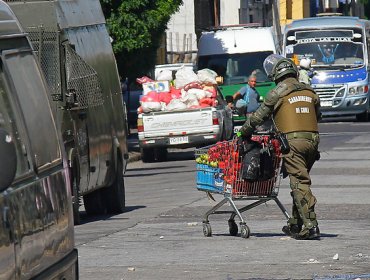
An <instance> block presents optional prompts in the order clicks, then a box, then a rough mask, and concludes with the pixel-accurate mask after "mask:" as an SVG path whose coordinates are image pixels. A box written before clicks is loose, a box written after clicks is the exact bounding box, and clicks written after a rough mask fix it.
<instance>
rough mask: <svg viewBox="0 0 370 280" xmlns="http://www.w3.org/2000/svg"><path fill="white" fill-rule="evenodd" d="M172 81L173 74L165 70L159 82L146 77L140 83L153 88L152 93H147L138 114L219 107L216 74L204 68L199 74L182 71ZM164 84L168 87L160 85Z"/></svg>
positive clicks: (158, 79)
mask: <svg viewBox="0 0 370 280" xmlns="http://www.w3.org/2000/svg"><path fill="white" fill-rule="evenodd" d="M175 76H176V78H175V80H172V72H171V71H169V70H163V71H162V72H160V73H159V75H158V77H156V80H151V79H150V78H148V77H146V76H144V77H142V78H140V79H137V80H136V81H137V82H138V83H140V84H142V85H143V87H145V86H146V88H148V87H147V85H148V84H150V85H153V87H152V90H151V91H147V92H145V91H144V94H143V95H142V96H141V98H140V104H141V106H140V107H139V108H138V113H149V112H156V111H176V110H185V109H196V108H204V107H214V106H217V100H216V95H217V90H216V85H217V82H216V76H217V74H216V72H214V71H213V70H210V69H202V70H199V71H198V72H197V73H195V72H194V71H193V70H191V69H189V68H185V67H183V68H180V69H179V70H178V71H177V72H176V74H175ZM156 82H157V85H158V84H160V83H163V82H167V83H168V85H169V86H168V89H167V87H166V86H164V87H163V86H156Z"/></svg>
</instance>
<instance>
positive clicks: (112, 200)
mask: <svg viewBox="0 0 370 280" xmlns="http://www.w3.org/2000/svg"><path fill="white" fill-rule="evenodd" d="M115 176H116V178H115V179H114V182H113V184H112V185H111V186H109V187H108V188H105V189H103V195H104V201H105V206H106V208H107V212H108V213H109V214H120V213H123V212H124V211H125V207H126V195H125V182H124V179H123V163H122V160H121V159H118V162H117V170H116V175H115Z"/></svg>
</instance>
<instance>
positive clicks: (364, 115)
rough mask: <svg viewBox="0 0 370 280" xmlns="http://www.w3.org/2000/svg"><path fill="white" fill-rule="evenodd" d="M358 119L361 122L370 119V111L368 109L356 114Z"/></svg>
mask: <svg viewBox="0 0 370 280" xmlns="http://www.w3.org/2000/svg"><path fill="white" fill-rule="evenodd" d="M356 120H357V121H359V122H367V121H368V120H369V111H368V110H366V111H365V112H363V113H361V114H358V115H356Z"/></svg>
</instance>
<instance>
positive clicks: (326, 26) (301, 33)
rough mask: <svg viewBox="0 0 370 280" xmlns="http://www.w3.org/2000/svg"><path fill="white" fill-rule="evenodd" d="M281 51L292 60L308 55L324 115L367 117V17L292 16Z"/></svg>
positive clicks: (369, 27)
mask: <svg viewBox="0 0 370 280" xmlns="http://www.w3.org/2000/svg"><path fill="white" fill-rule="evenodd" d="M283 54H284V55H285V56H286V57H288V58H291V59H293V61H294V62H295V63H296V64H299V61H300V60H301V59H302V58H304V57H305V58H310V59H311V61H312V67H313V69H314V70H315V71H316V72H317V73H316V75H314V77H313V79H312V87H313V88H314V89H315V91H316V93H317V94H318V95H319V96H320V100H321V110H322V114H323V116H324V117H325V116H345V115H355V116H356V118H357V120H358V121H367V120H368V114H369V94H370V91H369V83H370V82H369V71H370V68H369V54H370V21H367V20H362V19H359V18H357V17H345V16H324V17H314V18H305V19H300V20H295V21H293V22H292V23H291V24H288V25H287V26H286V28H285V32H284V41H283Z"/></svg>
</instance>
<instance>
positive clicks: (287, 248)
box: [75, 120, 370, 280]
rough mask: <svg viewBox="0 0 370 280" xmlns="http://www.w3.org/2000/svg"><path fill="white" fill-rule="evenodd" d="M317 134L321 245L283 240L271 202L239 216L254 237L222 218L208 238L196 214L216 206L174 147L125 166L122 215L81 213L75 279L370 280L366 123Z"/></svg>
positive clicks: (285, 191)
mask: <svg viewBox="0 0 370 280" xmlns="http://www.w3.org/2000/svg"><path fill="white" fill-rule="evenodd" d="M320 132H321V144H320V150H321V152H322V153H321V159H320V161H318V162H317V163H316V164H315V166H314V168H313V170H312V181H313V187H312V191H313V193H314V194H315V195H316V197H317V200H318V203H317V207H316V208H317V215H318V219H319V225H320V230H321V233H322V238H321V240H320V241H297V240H294V239H291V238H288V237H286V236H284V235H283V233H282V232H281V227H282V226H283V225H284V224H285V223H286V220H285V217H284V215H283V213H282V212H281V211H280V209H279V208H278V207H277V205H276V204H275V203H274V202H272V201H269V202H267V203H266V204H262V205H260V206H258V207H255V208H253V209H251V210H248V211H246V212H244V213H243V217H245V218H246V220H247V224H248V226H249V228H250V230H251V236H250V238H248V239H244V238H241V237H240V235H239V236H236V237H233V236H230V235H229V228H228V223H227V220H228V218H229V216H228V215H221V214H219V215H211V216H210V224H211V226H212V231H213V236H212V237H205V236H204V235H203V233H202V216H203V215H204V214H205V212H206V211H208V210H209V209H210V208H211V207H212V206H213V205H215V203H216V202H214V201H212V200H210V199H209V198H207V196H206V195H205V193H204V192H200V191H198V190H196V188H195V174H196V172H195V161H194V150H192V149H188V150H172V151H171V152H170V153H169V159H168V161H167V162H161V163H150V164H148V163H146V164H144V163H142V162H141V161H132V162H130V163H129V164H128V170H127V172H126V178H125V184H126V204H127V212H126V213H123V214H121V215H116V216H100V217H86V216H83V219H82V222H83V223H82V225H79V226H76V227H75V230H76V245H77V248H78V250H79V266H80V278H81V279H91V280H94V279H99V280H100V279H118V280H120V279H125V280H131V279H132V280H134V279H140V280H143V279H230V280H231V279H370V246H369V245H370V238H369V230H370V219H369V218H370V198H369V197H370V186H369V182H370V123H354V122H352V121H351V120H347V121H344V122H338V120H334V121H330V120H328V121H326V122H324V123H321V124H320ZM133 137H134V136H133ZM130 147H131V149H134V150H135V149H137V147H135V140H132V141H131V143H130ZM134 152H135V151H134ZM289 192H290V190H289V186H288V181H287V180H286V179H284V180H282V181H281V185H280V191H279V196H278V197H279V199H280V200H281V202H282V203H283V204H284V205H285V207H286V208H287V209H288V211H290V208H291V198H290V195H289ZM214 198H215V199H216V200H217V201H219V200H220V199H222V196H221V195H218V196H217V195H215V196H214ZM251 202H253V201H250V200H242V201H239V202H238V205H241V206H244V205H247V204H249V203H251ZM236 221H237V222H238V220H236Z"/></svg>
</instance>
